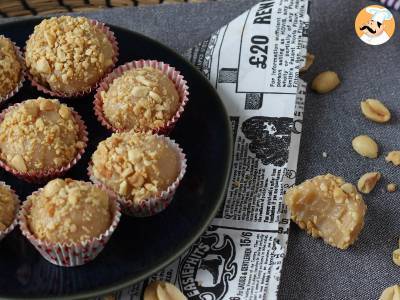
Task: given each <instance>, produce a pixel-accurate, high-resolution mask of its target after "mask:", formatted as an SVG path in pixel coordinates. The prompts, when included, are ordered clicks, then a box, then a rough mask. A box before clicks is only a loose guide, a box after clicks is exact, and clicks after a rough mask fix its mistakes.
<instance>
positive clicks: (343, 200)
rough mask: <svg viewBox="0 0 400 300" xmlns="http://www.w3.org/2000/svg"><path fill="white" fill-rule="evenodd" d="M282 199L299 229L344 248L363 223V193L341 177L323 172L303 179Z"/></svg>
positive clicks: (352, 240)
mask: <svg viewBox="0 0 400 300" xmlns="http://www.w3.org/2000/svg"><path fill="white" fill-rule="evenodd" d="M284 199H285V203H286V205H287V206H288V208H289V209H290V211H291V219H292V220H293V221H294V222H295V223H296V224H297V225H298V226H299V227H300V228H301V229H303V230H306V231H307V233H308V234H310V235H312V236H313V237H321V238H322V239H323V240H324V241H325V242H326V243H327V244H329V245H331V246H333V247H337V248H340V249H347V248H348V247H349V246H350V245H351V244H353V243H354V242H355V240H356V239H357V237H358V235H359V233H360V231H361V230H362V228H363V226H364V216H365V212H366V209H367V207H366V205H365V204H364V201H363V199H362V196H361V195H360V194H359V193H358V192H357V190H356V189H355V187H354V186H353V185H352V184H350V183H345V181H344V180H343V179H342V178H340V177H337V176H334V175H331V174H326V175H320V176H317V177H314V178H312V179H309V180H306V181H305V182H303V183H301V184H300V185H298V186H294V187H292V188H290V189H289V190H288V191H287V192H286V194H285V197H284ZM339 212H340V213H339Z"/></svg>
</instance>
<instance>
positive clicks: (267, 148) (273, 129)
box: [241, 117, 293, 167]
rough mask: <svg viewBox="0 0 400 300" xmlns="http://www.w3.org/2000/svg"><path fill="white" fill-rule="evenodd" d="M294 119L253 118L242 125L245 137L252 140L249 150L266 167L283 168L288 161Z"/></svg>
mask: <svg viewBox="0 0 400 300" xmlns="http://www.w3.org/2000/svg"><path fill="white" fill-rule="evenodd" d="M292 125H293V119H291V118H285V117H282V118H272V117H252V118H249V119H247V120H246V121H244V122H243V124H242V128H241V129H242V132H243V134H244V136H245V137H246V138H247V139H249V140H251V142H250V145H249V150H250V151H251V152H252V153H254V154H255V155H256V157H257V158H259V159H260V160H261V161H262V163H263V164H264V165H269V164H271V165H274V166H277V167H282V166H283V165H285V164H286V163H287V161H288V156H289V145H290V135H291V132H292Z"/></svg>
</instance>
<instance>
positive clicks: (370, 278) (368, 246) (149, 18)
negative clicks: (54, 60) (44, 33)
mask: <svg viewBox="0 0 400 300" xmlns="http://www.w3.org/2000/svg"><path fill="white" fill-rule="evenodd" d="M257 2H258V1H256V0H251V1H250V0H235V1H233V0H231V1H222V2H210V3H202V4H184V5H183V4H182V5H179V6H178V5H165V6H149V7H140V8H121V9H113V10H104V11H98V12H90V13H85V14H84V15H87V16H90V17H92V18H96V19H99V20H102V21H104V22H108V23H110V24H114V25H118V26H122V27H125V28H128V29H131V30H134V31H137V32H141V33H143V34H145V35H148V36H150V37H152V38H155V39H157V40H159V41H161V42H162V43H164V44H166V45H168V46H170V47H172V48H174V49H176V50H177V51H180V52H183V51H184V50H186V49H188V48H190V47H192V46H194V45H195V44H196V43H198V42H200V41H202V40H203V39H205V38H207V37H208V36H209V35H210V34H211V33H212V32H213V31H215V30H217V29H219V28H220V27H221V26H223V25H224V24H226V23H227V22H229V21H230V20H232V19H233V18H234V17H236V16H238V15H239V14H240V13H241V12H243V11H244V10H246V9H247V8H249V7H251V6H252V5H253V4H255V3H257ZM368 4H374V2H371V1H364V0H359V1H349V0H335V1H328V0H325V1H322V0H319V1H314V2H313V3H312V9H311V31H310V41H309V49H310V51H311V52H312V53H314V54H315V55H316V60H315V64H314V65H313V66H312V67H311V69H310V70H309V71H308V72H307V73H306V74H305V76H304V78H305V79H306V80H307V81H311V79H312V78H313V76H315V75H316V74H317V73H318V72H321V71H324V70H328V69H331V70H334V71H336V72H337V73H338V74H339V76H340V77H341V78H342V84H341V86H340V87H339V88H338V89H337V90H335V91H334V92H332V93H330V94H327V95H316V94H314V93H312V92H309V93H308V95H307V98H306V109H305V116H304V124H303V137H302V143H301V149H300V157H299V166H298V177H297V181H298V182H301V181H303V180H305V179H307V178H310V177H313V176H315V175H319V174H323V173H328V172H330V173H334V174H337V175H340V176H343V177H344V178H345V179H346V180H347V181H350V182H356V181H357V179H358V178H359V176H360V175H362V174H363V173H365V172H367V171H371V170H378V171H381V172H382V173H383V175H384V179H383V180H382V182H381V183H379V185H378V187H377V188H376V190H375V191H374V192H372V193H371V194H370V195H367V196H365V197H364V198H365V201H366V203H367V205H368V212H367V216H366V223H365V229H364V230H363V232H362V234H361V236H360V238H359V241H358V242H357V243H356V245H355V246H353V247H351V248H350V249H349V250H347V251H341V250H337V249H334V248H332V247H330V246H327V245H325V244H324V243H323V242H322V241H321V240H315V239H312V238H311V237H310V236H308V235H306V234H305V233H304V232H302V231H300V230H299V229H298V228H297V226H295V225H292V226H291V233H290V238H289V247H288V254H287V258H286V259H285V261H284V267H283V273H282V278H281V286H280V292H279V299H310V300H311V299H312V300H314V299H363V300H365V299H377V298H378V297H379V295H380V293H381V291H382V290H383V289H384V288H385V287H387V286H389V285H393V284H395V283H400V268H399V267H397V266H395V265H394V264H393V263H392V260H391V255H392V251H393V250H394V249H395V248H396V247H398V244H397V239H398V237H399V235H400V222H399V220H400V197H399V195H400V194H399V193H400V192H397V193H393V194H389V193H387V192H386V191H385V189H384V187H385V185H386V184H387V183H388V182H398V183H400V180H399V178H400V176H399V175H400V167H399V168H396V167H394V166H391V165H389V164H387V163H385V161H384V153H386V152H388V151H390V150H395V149H398V150H400V134H398V133H399V132H400V130H399V129H400V124H399V122H400V120H399V118H400V113H399V110H398V106H399V101H400V97H399V96H398V92H397V91H398V90H399V87H398V85H399V82H400V72H398V71H397V70H398V68H399V62H400V48H399V42H400V33H399V32H398V33H397V34H395V35H394V37H393V38H392V39H391V40H390V41H389V42H388V43H386V44H385V45H381V46H369V45H366V44H364V43H363V42H361V41H360V40H359V39H358V37H357V36H356V34H355V32H354V19H355V17H356V15H357V13H358V11H359V10H360V9H361V8H363V7H365V6H366V5H368ZM394 16H395V19H396V20H397V21H398V22H399V23H400V20H399V18H398V17H399V16H398V13H394ZM8 21H9V20H8V19H0V23H2V22H8ZM399 30H400V29H399ZM364 98H378V99H381V100H382V101H384V102H385V103H387V104H388V106H389V107H390V109H391V110H392V112H393V117H392V120H391V122H390V123H389V124H386V125H379V124H374V123H372V122H370V121H368V120H365V119H364V118H363V117H362V115H361V113H360V109H359V102H360V100H361V99H364ZM358 134H368V135H370V136H371V137H373V138H375V139H376V140H377V141H378V142H379V144H380V152H381V155H380V157H379V158H378V159H376V160H370V159H365V158H362V157H360V156H358V155H357V154H356V153H355V152H354V151H353V150H352V147H351V140H352V138H353V137H354V136H355V135H358ZM322 152H326V153H327V154H328V157H327V158H323V157H322Z"/></svg>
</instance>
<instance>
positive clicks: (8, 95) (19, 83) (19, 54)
mask: <svg viewBox="0 0 400 300" xmlns="http://www.w3.org/2000/svg"><path fill="white" fill-rule="evenodd" d="M0 37H4V38H6V39H8V40H9V41H10V42H11V43H12V44H13V45H14V50H15V53H16V54H17V58H18V61H19V62H20V64H21V74H20V76H21V78H20V80H19V82H18V84H17V86H16V87H15V88H14V89H13V90H12V91H10V92H9V93H8V94H7V95H5V96H4V97H1V96H0V103H2V102H5V101H7V100H8V99H10V98H11V97H12V96H14V95H15V94H16V93H18V91H19V90H20V88H21V87H22V86H23V84H24V82H25V75H26V68H25V60H24V58H23V55H22V53H21V49H20V48H19V47H18V46H17V45H16V44H15V43H14V42H13V41H12V40H11V39H9V38H7V37H6V36H4V35H0Z"/></svg>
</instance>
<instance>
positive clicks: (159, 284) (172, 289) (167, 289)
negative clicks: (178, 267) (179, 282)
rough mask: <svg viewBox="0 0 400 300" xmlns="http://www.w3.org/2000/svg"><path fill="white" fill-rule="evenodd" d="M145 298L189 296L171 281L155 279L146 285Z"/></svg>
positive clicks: (181, 298) (172, 299) (165, 299)
mask: <svg viewBox="0 0 400 300" xmlns="http://www.w3.org/2000/svg"><path fill="white" fill-rule="evenodd" d="M143 300H187V298H186V297H185V295H183V294H182V292H181V291H180V290H179V289H178V288H177V287H176V286H174V285H172V284H171V283H169V282H165V281H154V282H152V283H150V284H149V285H148V286H147V287H146V289H145V291H144V295H143Z"/></svg>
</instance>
